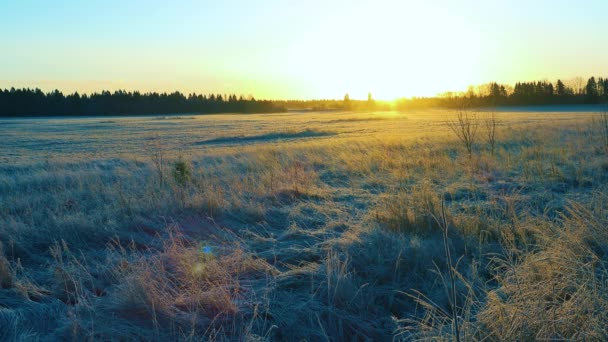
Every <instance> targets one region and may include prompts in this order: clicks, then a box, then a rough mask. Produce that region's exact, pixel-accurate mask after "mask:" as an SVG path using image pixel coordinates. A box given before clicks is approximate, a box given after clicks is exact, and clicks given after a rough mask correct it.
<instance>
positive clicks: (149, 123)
mask: <svg viewBox="0 0 608 342" xmlns="http://www.w3.org/2000/svg"><path fill="white" fill-rule="evenodd" d="M467 115H469V116H468V117H469V118H470V119H471V121H470V122H471V124H472V125H473V127H475V129H476V134H474V136H473V145H472V153H471V155H470V156H469V153H468V152H467V151H466V148H465V146H464V145H463V144H462V143H461V141H459V140H458V138H457V136H456V134H454V132H453V130H452V129H450V125H449V123H455V121H454V120H455V118H456V114H455V113H454V112H450V111H441V110H427V111H413V112H406V113H395V112H372V113H346V112H344V113H341V112H340V113H339V112H289V113H284V114H266V115H262V114H259V115H257V114H256V115H236V114H234V115H228V114H226V115H202V116H197V115H180V116H169V115H168V116H149V117H87V118H28V119H0V141H1V144H0V340H2V341H11V340H91V339H95V340H121V339H127V340H131V339H132V340H158V341H167V340H201V339H203V340H220V341H222V340H257V341H261V340H297V341H299V340H302V339H305V338H306V339H308V340H312V341H316V340H331V341H335V340H342V339H345V338H346V337H348V339H349V340H377V341H381V340H392V339H397V340H402V339H403V340H416V339H430V338H436V339H451V338H454V337H455V336H456V335H458V337H459V338H461V339H462V340H532V339H577V340H606V339H608V333H607V332H606V326H607V325H608V315H607V314H606V313H607V312H608V270H607V269H606V266H607V265H608V230H606V229H605V228H606V226H607V224H608V211H607V209H608V207H607V203H608V192H607V190H608V189H607V180H608V158H606V154H607V147H608V141H607V140H606V139H607V138H608V130H607V126H605V125H603V124H602V123H603V122H604V121H602V120H605V117H606V114H605V113H604V114H602V113H595V112H563V111H561V112H542V113H540V112H526V111H518V112H498V113H495V114H494V116H493V117H494V118H495V119H496V121H495V126H494V128H495V141H496V142H495V149H494V151H492V148H491V143H490V141H489V140H491V139H490V136H489V134H488V133H489V130H491V127H492V125H490V124H489V122H490V121H489V118H490V117H492V116H491V115H492V114H490V112H479V113H473V112H469V113H467ZM446 228H447V234H446V233H445V231H446ZM444 238H446V239H445V240H444ZM446 247H447V248H446ZM448 253H449V255H450V258H448V257H447V255H448ZM450 260H451V262H450Z"/></svg>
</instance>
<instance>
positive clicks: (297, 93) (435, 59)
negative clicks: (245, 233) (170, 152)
mask: <svg viewBox="0 0 608 342" xmlns="http://www.w3.org/2000/svg"><path fill="white" fill-rule="evenodd" d="M606 13H608V1H599V0H597V1H577V2H575V1H565V0H551V1H546V0H537V1H532V0H528V1H524V0H514V1H490V0H487V1H481V0H466V1H448V0H427V1H407V0H401V1H398V0H395V1H389V0H376V1H372V0H369V1H329V0H325V1H322V0H310V1H245V0H226V1H218V0H216V1H202V0H199V1H194V0H189V1H171V2H170V1H158V0H156V1H155V0H149V1H140V0H135V1H126V0H123V1H117V0H105V1H97V0H87V1H82V0H81V1H59V0H57V1H50V0H49V1H46V0H39V1H33V0H3V1H2V2H0V43H1V49H0V88H5V87H10V86H16V87H24V86H27V87H40V88H42V89H44V90H51V89H54V88H59V89H61V90H63V91H68V92H72V91H75V90H78V91H80V92H91V91H95V90H101V89H110V90H114V89H127V90H142V91H173V90H180V91H182V92H185V93H188V92H199V93H200V92H204V93H208V92H222V93H224V92H231V93H236V94H244V95H248V94H252V95H255V96H256V97H266V98H319V97H323V98H340V97H342V96H343V95H344V93H346V92H349V93H350V94H351V95H352V96H353V97H365V96H366V94H367V92H368V91H371V92H372V93H373V94H375V95H376V97H378V98H393V97H397V96H413V95H434V94H436V93H439V92H442V91H445V90H463V89H466V87H467V86H468V85H469V84H479V83H484V82H489V81H499V82H506V83H514V82H515V81H518V80H533V79H548V80H551V81H554V80H555V79H557V78H562V79H569V78H572V77H575V76H583V77H588V76H591V75H600V76H601V75H602V73H605V74H608V44H607V42H608V38H606V31H607V30H608V24H607V23H606V20H605V18H604V17H603V16H605V15H606Z"/></svg>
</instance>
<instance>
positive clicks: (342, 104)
mask: <svg viewBox="0 0 608 342" xmlns="http://www.w3.org/2000/svg"><path fill="white" fill-rule="evenodd" d="M607 99H608V78H602V77H598V78H596V77H590V78H589V79H588V80H587V82H586V84H585V82H584V81H583V79H582V78H580V77H579V78H576V79H573V80H570V81H569V82H568V84H566V83H565V82H563V81H561V80H557V81H556V82H555V84H553V83H551V82H548V81H532V82H517V83H516V84H515V86H510V85H505V84H499V83H496V82H492V83H488V84H484V85H480V86H477V87H473V86H471V87H469V89H468V90H467V91H466V92H445V93H443V94H439V95H437V96H435V97H413V98H401V99H398V100H396V101H394V102H393V103H390V102H387V101H376V100H374V99H373V98H372V95H371V93H370V94H368V98H367V100H356V99H351V98H350V96H349V95H348V94H346V95H345V96H344V98H343V99H342V100H335V99H317V100H256V99H255V98H253V97H251V96H250V97H247V98H245V97H243V96H239V97H237V95H235V94H230V95H226V94H224V95H222V94H209V95H202V94H195V93H192V94H189V95H184V94H182V93H180V92H178V91H176V92H173V93H160V94H159V93H156V92H153V93H140V92H138V91H134V92H130V91H125V90H117V91H114V92H110V91H107V90H105V91H102V92H101V93H93V94H90V95H87V94H83V95H80V94H79V93H78V92H75V93H73V94H68V95H65V94H63V93H62V92H61V91H59V90H54V91H52V92H48V93H45V92H43V91H42V90H40V89H38V88H36V89H30V88H24V89H15V88H11V89H4V90H0V116H4V117H19V116H56V115H60V116H82V115H100V116H101V115H146V114H184V113H196V114H214V113H277V112H285V111H287V110H288V109H292V110H313V111H326V110H347V111H373V110H391V109H396V110H409V109H416V108H431V107H432V108H465V107H466V108H480V107H506V106H530V105H583V104H603V103H606V101H607Z"/></svg>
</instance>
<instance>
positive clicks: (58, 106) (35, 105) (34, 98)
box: [0, 88, 286, 117]
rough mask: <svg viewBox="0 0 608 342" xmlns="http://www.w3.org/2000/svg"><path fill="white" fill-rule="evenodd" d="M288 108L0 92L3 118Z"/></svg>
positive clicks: (136, 95) (229, 101)
mask: <svg viewBox="0 0 608 342" xmlns="http://www.w3.org/2000/svg"><path fill="white" fill-rule="evenodd" d="M284 111H286V109H285V107H283V106H280V105H279V104H277V103H275V102H273V101H267V100H261V101H260V100H256V99H255V98H253V97H249V98H244V97H243V96H240V97H237V96H236V95H234V94H231V95H221V94H210V95H201V94H189V95H188V96H186V95H184V94H182V93H180V92H173V93H160V94H159V93H156V92H151V93H143V94H142V93H140V92H137V91H135V92H127V91H124V90H117V91H115V92H113V93H111V92H109V91H102V92H101V93H93V94H90V95H87V94H83V95H80V94H79V93H78V92H75V93H73V94H68V95H64V94H63V93H62V92H61V91H59V90H55V91H52V92H48V93H44V92H42V90H40V89H29V88H24V89H15V88H11V89H4V90H0V116H15V117H16V116H32V115H37V116H38V115H40V116H46V115H49V116H51V115H61V116H80V115H144V114H184V113H201V114H210V113H271V112H284Z"/></svg>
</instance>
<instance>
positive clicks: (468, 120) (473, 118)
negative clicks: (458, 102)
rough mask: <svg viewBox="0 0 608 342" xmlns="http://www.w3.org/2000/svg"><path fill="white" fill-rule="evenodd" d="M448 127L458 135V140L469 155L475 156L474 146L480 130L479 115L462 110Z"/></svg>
mask: <svg viewBox="0 0 608 342" xmlns="http://www.w3.org/2000/svg"><path fill="white" fill-rule="evenodd" d="M447 125H448V127H449V128H450V130H451V131H452V132H453V133H454V134H455V135H456V137H457V138H458V140H460V142H461V143H462V144H463V145H464V147H465V149H466V150H467V152H468V154H469V158H471V157H472V155H473V145H474V144H475V139H476V138H477V131H478V130H479V118H478V115H477V113H475V112H470V111H468V110H464V109H463V110H460V111H458V113H456V119H452V120H448V121H447Z"/></svg>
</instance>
